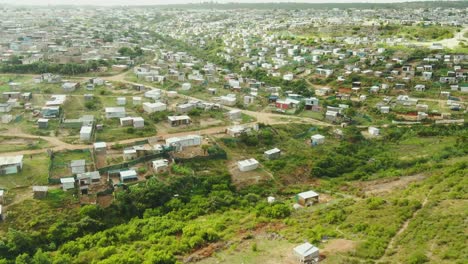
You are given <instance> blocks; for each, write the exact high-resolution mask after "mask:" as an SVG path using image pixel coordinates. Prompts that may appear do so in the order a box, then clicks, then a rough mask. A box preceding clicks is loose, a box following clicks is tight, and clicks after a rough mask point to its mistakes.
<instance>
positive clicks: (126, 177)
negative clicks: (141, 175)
mask: <svg viewBox="0 0 468 264" xmlns="http://www.w3.org/2000/svg"><path fill="white" fill-rule="evenodd" d="M136 180H138V175H137V173H136V171H135V170H126V171H121V172H120V181H121V182H126V181H136Z"/></svg>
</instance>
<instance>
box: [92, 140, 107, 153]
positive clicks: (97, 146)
mask: <svg viewBox="0 0 468 264" xmlns="http://www.w3.org/2000/svg"><path fill="white" fill-rule="evenodd" d="M94 152H95V153H97V154H106V152H107V144H106V142H96V143H94Z"/></svg>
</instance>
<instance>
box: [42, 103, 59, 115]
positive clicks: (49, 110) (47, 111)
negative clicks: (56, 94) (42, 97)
mask: <svg viewBox="0 0 468 264" xmlns="http://www.w3.org/2000/svg"><path fill="white" fill-rule="evenodd" d="M41 115H42V117H44V118H56V117H59V115H60V106H44V107H42V108H41Z"/></svg>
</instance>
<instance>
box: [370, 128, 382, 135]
mask: <svg viewBox="0 0 468 264" xmlns="http://www.w3.org/2000/svg"><path fill="white" fill-rule="evenodd" d="M367 131H368V132H369V134H370V135H371V136H378V135H379V134H380V129H378V128H376V127H369V128H368V129H367Z"/></svg>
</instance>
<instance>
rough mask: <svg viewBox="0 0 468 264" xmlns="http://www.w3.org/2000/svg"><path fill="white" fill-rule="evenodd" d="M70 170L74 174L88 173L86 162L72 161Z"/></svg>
mask: <svg viewBox="0 0 468 264" xmlns="http://www.w3.org/2000/svg"><path fill="white" fill-rule="evenodd" d="M70 168H71V171H72V173H73V174H79V173H84V172H85V171H86V161H85V160H72V161H71V162H70Z"/></svg>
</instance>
